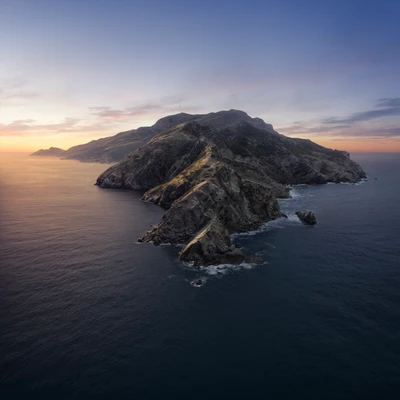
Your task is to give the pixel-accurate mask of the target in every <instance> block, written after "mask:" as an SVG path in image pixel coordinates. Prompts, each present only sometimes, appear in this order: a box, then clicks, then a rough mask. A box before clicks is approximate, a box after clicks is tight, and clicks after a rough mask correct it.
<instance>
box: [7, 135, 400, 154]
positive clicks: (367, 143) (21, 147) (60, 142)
mask: <svg viewBox="0 0 400 400" xmlns="http://www.w3.org/2000/svg"><path fill="white" fill-rule="evenodd" d="M111 135H112V134H111ZM106 136H110V134H104V133H102V134H100V135H99V137H98V138H100V137H106ZM93 139H94V138H93V136H90V137H84V136H81V138H80V139H78V140H77V138H76V137H74V138H73V140H68V138H65V137H64V138H60V137H56V136H51V137H50V136H44V137H37V138H31V137H30V138H27V137H10V136H2V137H1V136H0V152H3V153H16V152H20V153H22V152H26V153H32V152H34V151H37V150H39V149H48V148H49V147H59V148H62V149H64V150H67V149H69V148H70V147H72V146H76V145H79V144H84V143H88V142H90V141H91V140H93ZM96 139H97V138H96ZM310 139H311V140H312V141H314V142H315V143H318V144H320V145H321V146H325V147H328V148H330V149H338V150H344V151H348V152H349V153H354V152H356V153H361V152H366V153H375V152H376V153H397V152H400V138H344V137H343V138H318V137H315V138H311V137H310Z"/></svg>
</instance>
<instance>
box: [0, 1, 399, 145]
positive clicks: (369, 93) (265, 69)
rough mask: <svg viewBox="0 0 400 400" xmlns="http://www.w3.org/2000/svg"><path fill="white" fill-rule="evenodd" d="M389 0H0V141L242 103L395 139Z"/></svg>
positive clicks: (301, 128)
mask: <svg viewBox="0 0 400 400" xmlns="http://www.w3.org/2000/svg"><path fill="white" fill-rule="evenodd" d="M399 15H400V1H398V0H396V1H391V0H385V1H369V0H362V1H360V0H352V1H349V0H346V1H342V0H335V1H330V0H303V1H298V0H272V1H270V0H263V1H249V0H247V1H235V0H231V1H218V0H214V1H209V0H204V1H196V2H194V1H188V0H186V1H180V0H170V1H166V0H163V1H161V0H146V1H142V0H137V1H135V0H116V1H111V0H107V1H106V0H69V1H55V0H0V54H1V58H0V150H1V151H33V150H37V149H38V148H47V147H50V146H57V147H62V148H64V149H66V148H68V147H70V146H72V145H76V144H81V143H85V142H88V141H90V140H93V139H97V138H100V137H104V136H110V135H113V134H115V133H117V132H120V131H124V130H129V129H132V128H136V127H139V126H144V125H152V124H153V123H154V122H155V121H156V120H157V119H159V118H160V117H163V116H165V115H168V114H174V113H178V112H188V113H207V112H211V111H219V110H223V109H231V108H235V109H241V110H244V111H246V112H247V113H248V114H249V115H251V116H252V117H256V116H258V117H261V118H263V119H264V120H265V121H266V122H268V123H272V124H273V125H274V128H275V129H276V130H278V131H279V132H280V133H283V134H286V135H289V136H296V137H306V138H310V139H312V140H314V141H316V142H318V143H321V144H323V145H326V146H329V147H332V148H339V149H345V150H348V151H400V23H399Z"/></svg>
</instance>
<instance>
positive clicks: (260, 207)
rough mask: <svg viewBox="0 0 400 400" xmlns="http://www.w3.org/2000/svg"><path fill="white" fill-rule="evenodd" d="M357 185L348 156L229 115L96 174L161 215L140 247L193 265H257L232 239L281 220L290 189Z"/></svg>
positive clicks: (192, 123) (182, 129) (195, 125)
mask: <svg viewBox="0 0 400 400" xmlns="http://www.w3.org/2000/svg"><path fill="white" fill-rule="evenodd" d="M362 178H365V173H364V171H363V170H362V169H361V167H360V166H359V165H358V164H357V163H355V162H353V161H352V160H351V159H350V157H349V154H348V153H346V152H342V151H338V150H330V149H326V148H324V147H322V146H319V145H317V144H315V143H313V142H311V141H309V140H304V139H292V138H288V137H285V136H283V135H280V134H279V133H277V132H276V131H274V130H273V128H272V126H271V125H269V124H266V123H264V121H262V120H261V119H259V118H251V117H249V116H248V115H247V114H246V113H244V112H242V111H237V110H230V111H222V112H219V113H211V114H207V115H206V116H201V117H199V118H197V119H194V120H189V122H184V123H180V124H177V125H175V126H172V127H170V128H168V129H166V130H165V131H164V132H162V133H159V134H157V135H156V136H154V137H153V138H152V139H151V140H150V141H149V142H148V143H147V144H145V145H144V146H142V147H140V148H138V149H136V150H135V151H134V152H132V153H130V154H128V155H127V156H126V157H125V158H124V159H123V160H122V161H120V162H119V163H118V164H116V165H113V166H112V167H110V168H109V169H107V170H106V171H105V172H104V173H103V174H101V175H100V176H99V177H98V179H97V181H96V184H97V185H98V186H100V187H103V188H126V189H133V190H144V191H145V193H144V195H143V200H144V201H149V202H153V203H155V204H157V205H159V206H161V207H163V208H164V209H165V210H166V212H165V214H164V216H163V218H162V220H161V221H160V223H158V224H157V225H156V226H155V227H153V229H151V230H150V231H148V232H147V233H145V234H144V235H143V236H142V237H141V238H140V241H144V242H150V243H154V244H155V245H160V244H163V243H170V244H175V245H176V244H184V248H183V249H182V251H181V252H180V259H181V260H182V261H184V262H190V263H191V264H193V265H195V266H199V265H217V264H225V263H230V264H240V263H242V262H251V263H261V262H262V260H261V259H257V258H252V257H249V256H247V255H245V254H243V253H242V251H241V249H239V248H237V247H236V246H234V245H233V244H232V241H231V237H230V235H231V234H232V233H240V232H247V231H250V230H254V229H258V228H259V227H260V226H261V225H262V224H263V223H265V222H266V221H268V220H272V219H276V218H280V217H284V215H283V214H282V212H281V211H280V208H279V204H278V201H277V199H278V198H287V197H289V188H288V187H287V185H290V184H311V183H317V184H319V183H327V182H335V183H339V182H343V181H344V182H349V183H354V182H357V181H359V180H360V179H362Z"/></svg>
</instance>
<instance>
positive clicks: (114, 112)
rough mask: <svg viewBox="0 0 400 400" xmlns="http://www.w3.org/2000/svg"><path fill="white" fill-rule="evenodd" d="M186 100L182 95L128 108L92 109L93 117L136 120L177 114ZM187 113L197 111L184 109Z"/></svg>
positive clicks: (189, 108) (188, 108)
mask: <svg viewBox="0 0 400 400" xmlns="http://www.w3.org/2000/svg"><path fill="white" fill-rule="evenodd" d="M183 101H185V98H184V97H182V96H180V95H174V96H166V97H162V98H160V99H158V100H157V101H149V102H147V103H143V104H138V105H135V106H131V107H126V108H113V107H104V106H103V107H90V108H89V110H90V111H91V113H92V115H96V116H97V117H100V118H104V119H108V118H109V119H112V118H113V119H119V118H126V119H129V118H135V117H143V116H145V115H149V114H152V113H153V114H155V113H157V114H158V113H165V114H167V113H170V112H177V111H180V110H182V109H183V107H182V102H183ZM184 109H185V111H196V108H195V107H184Z"/></svg>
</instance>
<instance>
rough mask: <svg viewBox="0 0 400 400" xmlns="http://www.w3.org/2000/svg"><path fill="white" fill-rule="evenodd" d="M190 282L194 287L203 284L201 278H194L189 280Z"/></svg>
mask: <svg viewBox="0 0 400 400" xmlns="http://www.w3.org/2000/svg"><path fill="white" fill-rule="evenodd" d="M190 284H191V285H192V286H194V287H200V286H203V284H204V282H203V280H202V279H195V280H194V281H192V282H190Z"/></svg>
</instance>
